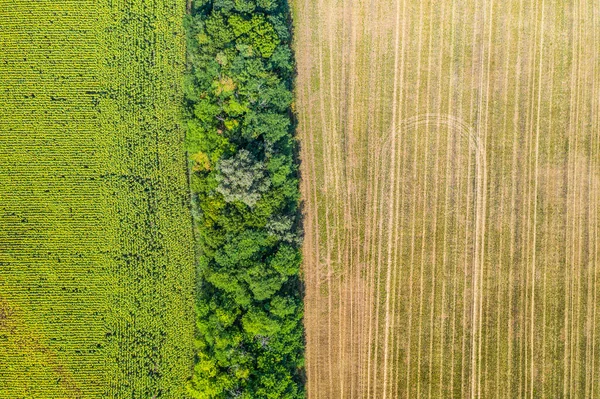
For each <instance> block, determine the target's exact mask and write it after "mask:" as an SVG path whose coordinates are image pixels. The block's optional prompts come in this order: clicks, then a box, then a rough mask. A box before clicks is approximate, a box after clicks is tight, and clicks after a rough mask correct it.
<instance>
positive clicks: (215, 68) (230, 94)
mask: <svg viewBox="0 0 600 399" xmlns="http://www.w3.org/2000/svg"><path fill="white" fill-rule="evenodd" d="M186 29H187V34H188V35H187V41H188V43H187V45H188V73H187V76H186V82H185V101H186V116H187V121H186V122H187V151H188V153H189V155H190V173H191V176H190V186H191V191H192V210H193V215H194V225H195V231H196V236H197V243H198V252H199V254H198V274H199V279H198V281H199V282H198V284H199V286H198V296H197V304H196V308H197V323H196V324H197V336H196V365H195V369H194V374H193V376H192V378H191V380H190V384H189V388H190V393H191V394H192V396H193V397H195V398H232V397H235V398H252V399H256V398H278V399H279V398H303V397H305V390H304V383H303V381H304V331H303V325H302V316H303V302H302V289H301V281H300V277H299V273H300V262H301V253H300V244H301V227H300V218H299V214H300V212H299V188H298V186H299V181H298V180H299V176H298V165H297V161H296V153H297V144H296V141H295V139H294V135H293V133H294V123H293V117H292V113H291V107H292V100H293V95H292V89H293V87H292V85H293V75H294V62H293V54H292V51H291V48H290V42H291V34H290V13H289V9H288V5H287V3H286V1H285V0H195V1H194V2H193V3H192V6H191V12H190V14H189V15H188V17H187V21H186Z"/></svg>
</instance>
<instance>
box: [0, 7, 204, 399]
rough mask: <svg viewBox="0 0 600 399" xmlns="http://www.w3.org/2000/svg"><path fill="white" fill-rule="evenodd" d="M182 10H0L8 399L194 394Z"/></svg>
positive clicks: (0, 361) (2, 320) (3, 356)
mask: <svg viewBox="0 0 600 399" xmlns="http://www.w3.org/2000/svg"><path fill="white" fill-rule="evenodd" d="M185 6H186V4H185V0H178V1H174V2H173V1H162V0H150V1H129V0H127V1H126V0H117V1H104V0H102V1H91V0H77V1H75V0H61V1H50V0H41V1H28V0H0V398H3V399H4V398H6V399H16V398H40V399H66V398H95V399H96V398H148V399H149V398H159V397H160V398H183V397H185V395H186V393H185V392H186V390H185V380H186V378H187V377H188V376H189V375H190V374H191V371H192V367H193V331H194V310H193V309H194V307H193V306H194V293H193V289H194V277H195V268H194V260H193V246H194V244H193V238H192V226H191V216H190V214H189V191H188V188H187V178H186V159H185V153H184V149H183V140H184V131H183V129H182V127H181V124H180V118H179V117H180V113H181V105H182V96H183V94H182V89H181V83H182V77H183V70H184V59H185V44H184V33H183V15H184V13H185Z"/></svg>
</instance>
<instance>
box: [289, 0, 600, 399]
mask: <svg viewBox="0 0 600 399" xmlns="http://www.w3.org/2000/svg"><path fill="white" fill-rule="evenodd" d="M292 7H293V14H294V25H295V35H296V38H295V40H296V43H295V51H296V57H297V61H298V78H297V103H296V109H297V110H298V122H299V136H300V141H301V157H302V176H303V183H302V190H303V196H304V212H305V230H306V237H305V249H304V256H305V263H304V278H305V282H306V299H305V301H306V316H305V324H306V334H307V337H306V339H307V375H308V380H307V381H308V382H307V383H308V392H309V397H310V398H344V399H346V398H410V399H413V398H514V397H519V398H525V397H527V398H600V314H599V306H598V303H599V302H600V298H599V297H598V288H599V285H600V282H599V280H598V274H599V273H598V269H599V266H600V236H599V231H600V208H599V205H600V94H599V93H600V7H599V5H598V2H597V1H592V0H583V1H550V0H536V1H524V0H509V1H499V0H484V1H476V0H466V1H452V0H449V1H441V2H440V1H427V0H423V1H419V0H381V1H366V0H354V1H353V0H294V1H292Z"/></svg>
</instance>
